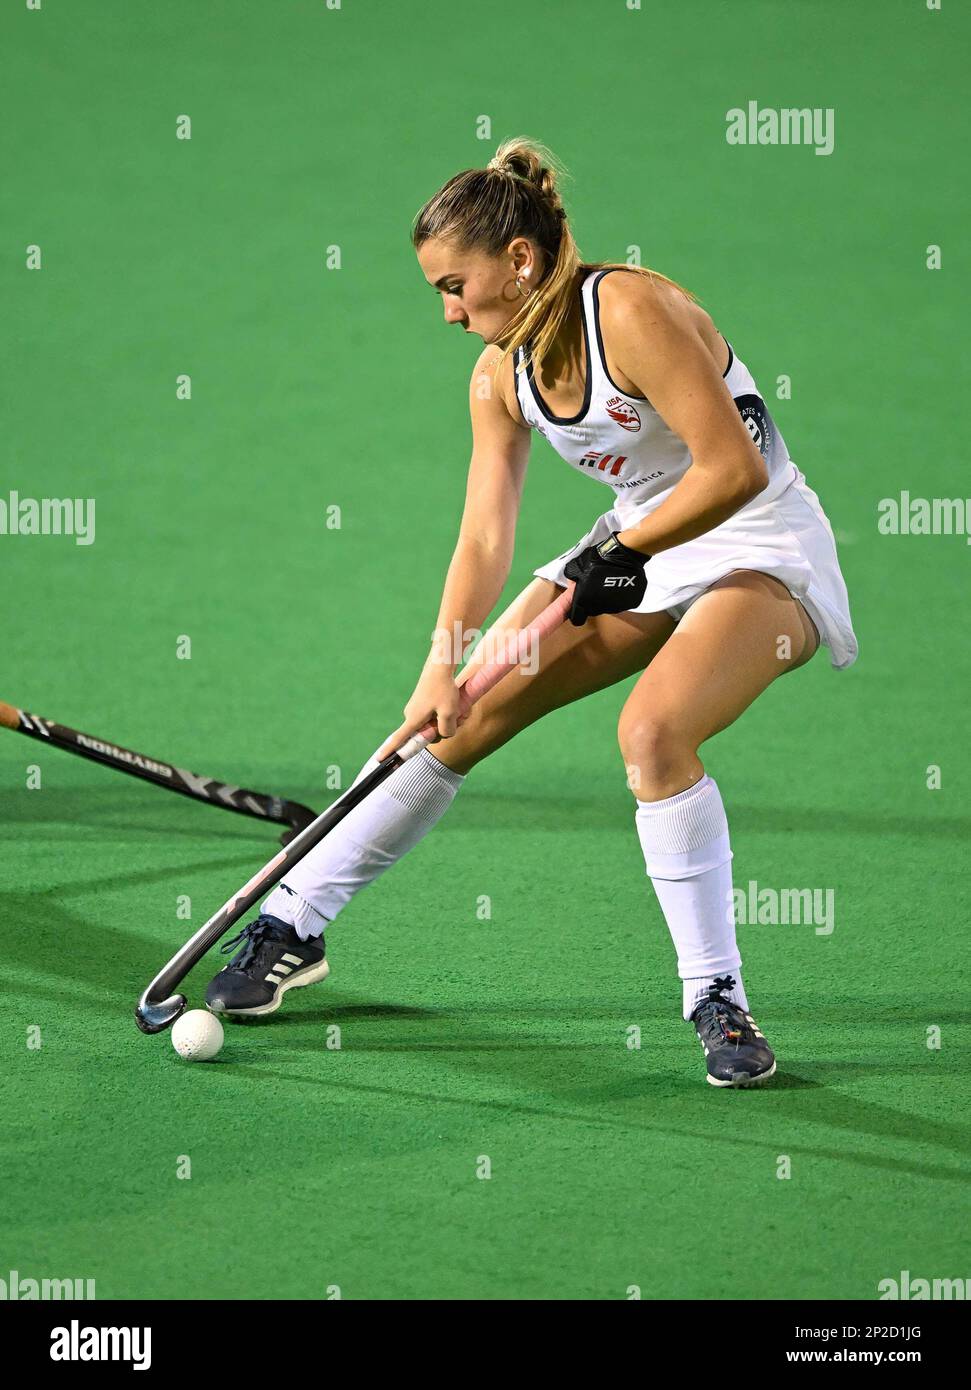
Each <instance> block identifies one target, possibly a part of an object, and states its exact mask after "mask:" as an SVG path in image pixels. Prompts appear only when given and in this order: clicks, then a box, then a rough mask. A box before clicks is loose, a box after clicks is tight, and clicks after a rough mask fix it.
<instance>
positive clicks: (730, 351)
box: [721, 333, 735, 377]
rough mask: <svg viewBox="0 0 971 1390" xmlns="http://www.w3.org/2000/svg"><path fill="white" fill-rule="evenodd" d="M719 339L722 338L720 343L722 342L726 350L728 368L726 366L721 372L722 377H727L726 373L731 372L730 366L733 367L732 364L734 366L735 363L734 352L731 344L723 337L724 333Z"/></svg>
mask: <svg viewBox="0 0 971 1390" xmlns="http://www.w3.org/2000/svg"><path fill="white" fill-rule="evenodd" d="M721 337H722V341H723V342H724V344H725V346H726V347H727V348H728V366H727V367H726V368H725V370H724V371H723V372H722V376H723V377H726V376H728V373H729V372H730V371H731V370H732V366H733V364H734V362H735V352H734V349H733V348H732V345H731V343H730V342H729V341H728V339H727V338H726V337H725V335H724V333H722V334H721Z"/></svg>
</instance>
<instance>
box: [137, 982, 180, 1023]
mask: <svg viewBox="0 0 971 1390" xmlns="http://www.w3.org/2000/svg"><path fill="white" fill-rule="evenodd" d="M151 994H152V987H151V985H149V987H148V989H147V990H146V991H145V993H144V994H143V995H142V997H141V999H139V1001H138V1005H137V1007H136V1009H135V1022H136V1023H137V1024H138V1026H139V1028H140V1029H141V1030H142V1032H143V1033H161V1032H164V1030H165V1029H166V1028H171V1027H172V1024H173V1023H174V1022H175V1020H176V1019H177V1018H178V1016H179V1014H180V1013H182V1011H183V1010H184V1008H185V995H184V994H173V995H172V996H171V997H170V998H168V999H153V998H152V997H151Z"/></svg>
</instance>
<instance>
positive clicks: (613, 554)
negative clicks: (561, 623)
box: [563, 531, 651, 627]
mask: <svg viewBox="0 0 971 1390" xmlns="http://www.w3.org/2000/svg"><path fill="white" fill-rule="evenodd" d="M650 558H651V557H650V555H645V554H644V553H643V551H640V550H631V549H630V547H629V546H626V545H624V543H623V542H622V541H619V540H618V539H617V532H616V531H613V532H611V534H610V535H609V536H608V537H607V539H606V540H605V541H601V542H600V544H599V545H588V546H587V548H586V550H582V551H581V552H580V554H579V555H577V556H576V557H575V558H574V559H572V560H571V561H570V563H569V564H568V565H567V567H566V569H565V570H564V571H563V573H564V574H565V575H566V577H567V579H575V580H576V588H575V589H574V591H573V606H572V607H571V609H570V614H569V617H570V622H571V623H572V624H573V626H574V627H582V626H583V624H584V623H585V622H586V621H587V619H588V618H595V617H596V616H597V614H598V613H625V612H626V611H627V610H628V608H636V607H637V605H638V604H639V603H640V601H641V599H642V598H643V597H644V593H645V591H646V589H647V575H646V574H645V573H644V565H645V564H646V563H647V561H648V560H649V559H650Z"/></svg>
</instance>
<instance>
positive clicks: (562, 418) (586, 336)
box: [514, 276, 593, 425]
mask: <svg viewBox="0 0 971 1390" xmlns="http://www.w3.org/2000/svg"><path fill="white" fill-rule="evenodd" d="M586 280H587V277H586V276H584V277H583V278H582V279H581V281H580V285H579V289H578V293H577V297H578V299H579V300H580V318H581V320H582V322H583V346H584V350H585V352H586V356H587V372H586V376H587V379H586V382H585V383H584V387H583V400H582V401H581V403H580V409H579V410H578V411H577V413H576V415H554V414H553V412H552V410H550V408H549V406H548V405H547V404H546V402H545V401H544V400H543V397H542V396H541V395H540V394H539V390H538V389H537V386H536V382H535V381H534V380H533V355H532V353H531V352H530V351H529V348H528V344H527V345H526V346H525V347H524V348H523V359H524V361H525V363H526V379H527V380H528V382H529V389H530V391H531V392H532V394H533V400H534V401H535V402H536V404H537V405H538V406H539V408H540V410H541V411H542V413H543V415H545V417H546V419H547V420H549V422H550V424H552V425H576V424H579V422H580V421H581V420H582V419H583V417H584V415H586V413H587V411H588V410H589V409H590V397H591V394H592V391H593V370H592V364H591V361H590V333H589V330H588V329H587V309H586V305H585V304H584V302H583V287H584V285H585V284H586ZM514 365H515V364H514ZM519 408H520V410H521V409H522V403H520V407H519Z"/></svg>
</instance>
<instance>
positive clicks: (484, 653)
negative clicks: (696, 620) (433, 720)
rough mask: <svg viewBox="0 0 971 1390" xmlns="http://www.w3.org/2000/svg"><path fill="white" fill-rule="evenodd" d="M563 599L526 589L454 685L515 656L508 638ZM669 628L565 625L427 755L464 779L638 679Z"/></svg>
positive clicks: (608, 618)
mask: <svg viewBox="0 0 971 1390" xmlns="http://www.w3.org/2000/svg"><path fill="white" fill-rule="evenodd" d="M560 593H562V589H561V588H560V586H559V585H558V584H554V583H553V582H552V580H549V579H534V580H533V581H532V583H531V584H529V585H527V587H526V588H525V589H524V590H523V591H522V592H521V593H520V594H519V595H518V596H517V597H516V598H515V599H514V600H513V602H512V603H511V604H510V605H509V607H508V608H507V609H506V610H505V612H504V613H502V614H501V615H500V617H498V618H497V619H496V621H495V622H494V623H493V624H492V626H491V627H490V628H489V630H488V632H486V633H485V634H484V636H483V639H482V642H481V643H480V644H479V646H478V648H477V649H476V651H475V652H474V653H473V655H472V657H471V659H470V660H469V662H468V664H467V665H466V667H465V669H464V670H463V671H462V673H461V675H460V676H459V677H458V684H459V685H463V684H464V683H465V681H466V680H467V679H468V678H469V676H470V675H471V674H472V673H473V672H474V671H475V670H476V668H477V667H478V666H479V665H481V664H482V663H483V662H484V661H488V660H490V659H491V657H492V656H494V655H495V654H496V653H497V651H502V652H504V651H508V650H515V648H514V647H510V646H509V645H507V644H508V643H509V642H510V641H511V638H507V637H506V636H505V634H506V633H510V634H515V633H516V632H518V631H519V630H521V629H522V628H523V627H524V626H525V625H526V624H528V623H530V622H532V620H533V619H534V618H536V617H538V615H539V614H540V613H541V612H542V611H543V609H544V608H546V607H547V606H548V605H549V604H550V603H552V602H553V600H554V599H555V598H556V597H557V595H558V594H560ZM674 627H675V624H674V621H673V619H672V618H670V617H669V616H668V614H666V613H617V614H605V615H603V616H600V617H596V618H588V619H587V621H586V623H584V625H583V626H582V627H574V626H573V624H572V623H569V622H565V623H563V624H562V626H560V627H558V628H557V629H556V631H555V632H552V633H550V635H549V636H548V637H546V638H544V640H543V641H542V642H541V643H539V644H538V645H537V646H536V647H535V648H533V649H530V650H528V651H527V652H526V653H525V656H526V659H525V661H523V662H522V663H521V664H520V665H519V666H517V667H514V668H513V670H511V671H510V672H509V674H508V675H507V676H504V677H503V679H502V680H501V681H500V682H499V684H498V685H496V686H495V687H494V688H493V689H492V690H490V691H489V693H488V694H487V695H485V696H483V698H482V699H481V700H480V701H478V703H477V704H476V705H475V706H473V709H472V711H471V713H470V714H469V716H468V718H467V719H466V721H465V722H464V723H463V724H462V725H461V727H460V728H459V729H458V730H457V731H456V733H455V734H454V735H453V736H452V738H448V739H440V740H439V741H438V742H437V743H435V744H434V745H433V746H432V750H431V751H432V752H433V753H434V755H435V757H436V758H438V759H439V760H440V761H441V762H443V763H445V764H446V766H447V767H451V768H453V769H454V770H455V771H456V772H462V773H465V772H467V771H468V770H469V768H471V767H473V766H474V765H475V764H476V763H477V762H479V761H480V760H481V759H482V758H483V757H485V756H487V754H489V753H491V752H493V751H494V750H495V749H496V748H499V747H501V746H502V744H504V743H506V742H508V740H509V739H510V738H512V737H513V735H514V734H516V733H518V732H519V731H520V730H521V729H524V728H526V727H527V726H528V725H529V724H532V723H534V722H535V721H536V720H537V719H539V718H541V717H542V716H543V715H544V714H547V713H549V712H550V711H551V710H554V709H559V708H561V707H562V706H563V705H568V704H571V703H572V702H573V701H574V700H579V699H582V698H583V696H585V695H591V694H593V692H594V691H597V690H603V689H605V688H606V687H607V686H610V685H613V684H615V683H616V682H617V681H619V680H624V679H625V678H626V677H627V676H631V675H634V674H635V673H636V672H637V671H642V670H643V669H644V667H645V666H647V665H648V663H649V662H650V661H651V660H652V659H653V657H654V656H655V655H656V654H657V652H658V651H660V649H661V647H662V646H663V645H664V643H665V642H666V641H667V639H668V638H669V637H670V635H671V633H672V632H673V631H674Z"/></svg>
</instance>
